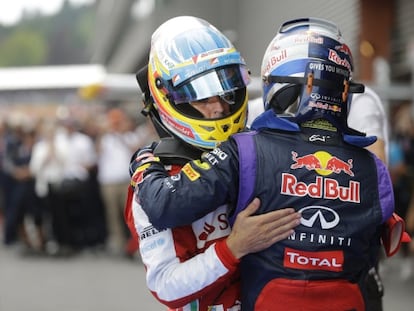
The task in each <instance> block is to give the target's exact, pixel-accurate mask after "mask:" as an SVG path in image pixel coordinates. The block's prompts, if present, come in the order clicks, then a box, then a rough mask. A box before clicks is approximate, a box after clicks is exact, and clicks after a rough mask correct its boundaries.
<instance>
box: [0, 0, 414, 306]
mask: <svg viewBox="0 0 414 311" xmlns="http://www.w3.org/2000/svg"><path fill="white" fill-rule="evenodd" d="M178 15H194V16H198V17H201V18H204V19H206V20H207V21H209V22H210V23H212V24H213V25H215V26H216V27H217V28H219V29H220V30H222V31H223V32H224V33H225V34H226V35H227V36H228V37H229V38H230V39H231V40H232V41H233V43H234V44H235V46H236V47H237V48H238V49H239V51H240V52H241V53H242V55H243V56H244V57H245V59H246V62H247V64H248V66H249V68H250V70H251V72H252V75H253V83H252V84H251V85H250V86H249V88H250V90H249V91H250V97H252V98H254V97H259V96H260V79H259V74H260V65H261V60H262V57H263V54H264V51H265V49H266V47H267V45H268V43H269V42H270V40H271V39H272V38H273V37H274V35H275V33H276V31H277V29H278V27H279V25H280V24H281V23H282V22H284V21H285V20H288V19H291V18H299V17H319V18H325V19H328V20H332V21H334V22H336V23H337V24H338V26H339V27H340V29H341V30H342V33H343V36H344V38H345V39H346V41H347V42H348V43H349V46H350V48H351V50H352V52H353V56H354V63H355V68H356V71H355V73H354V79H355V80H357V81H361V82H364V83H365V84H366V85H369V86H371V87H372V88H373V89H374V90H375V91H376V92H377V93H378V95H379V96H380V98H381V100H382V104H383V108H384V111H385V114H386V118H387V125H388V127H389V137H390V155H391V153H393V154H392V157H391V156H390V159H392V160H393V161H392V162H391V161H390V172H391V175H392V178H393V182H394V186H395V190H396V193H397V192H398V200H399V201H398V204H399V205H400V206H402V210H404V211H406V213H404V215H403V216H404V217H406V220H407V222H408V225H409V229H410V230H414V208H413V207H411V206H413V205H414V204H413V201H414V200H412V193H413V189H414V188H413V185H414V182H413V181H414V125H413V116H414V105H413V99H414V2H413V1H412V0H347V1H341V0H307V1H303V0H290V1H279V0H255V1H250V0H226V1H223V0H209V1H201V0H72V1H69V0H38V1H29V0H27V1H23V0H21V1H17V0H14V1H9V2H8V3H2V4H1V6H0V161H1V172H0V175H1V176H0V181H1V192H0V196H1V203H0V229H1V231H0V237H1V239H2V248H0V311H9V310H24V308H25V307H24V306H23V305H24V301H19V302H18V303H17V300H18V298H17V296H18V295H17V294H16V293H15V291H21V290H22V288H21V285H22V284H21V283H20V282H17V283H10V282H9V281H7V282H6V280H5V278H4V276H9V277H10V278H15V277H16V276H17V278H19V277H23V274H24V276H25V277H26V276H27V275H28V274H29V275H30V274H31V273H35V271H37V272H38V274H34V275H35V276H34V277H33V280H31V281H29V282H28V283H27V282H26V284H30V286H34V287H36V284H38V283H37V282H38V281H41V280H42V276H43V275H46V274H47V275H48V276H49V277H50V274H48V271H49V270H48V269H49V268H50V264H52V266H53V265H54V262H55V260H59V261H58V262H59V265H58V266H54V267H55V269H56V270H54V273H56V274H60V273H65V272H64V271H66V272H67V271H74V270H71V269H67V268H68V267H67V266H65V267H63V266H62V267H61V266H60V265H62V264H63V263H65V264H67V260H69V261H70V262H72V263H73V264H74V266H71V268H73V269H80V271H85V272H86V271H91V269H92V268H91V267H92V265H93V264H92V262H95V260H96V259H97V258H99V264H102V266H99V264H98V267H99V269H98V270H97V271H98V272H96V273H98V274H99V273H101V272H102V271H103V270H105V271H111V270H117V271H121V273H120V274H118V275H117V276H114V275H116V273H115V274H111V275H107V274H104V273H102V274H101V278H102V280H103V282H101V280H100V279H97V280H96V281H94V282H93V283H92V284H90V287H99V286H102V284H105V283H107V282H108V283H111V284H112V283H113V282H115V283H116V282H118V281H119V282H120V283H122V284H123V290H124V291H125V292H126V293H128V295H127V296H128V298H129V296H130V295H129V292H128V290H130V291H131V295H132V296H133V295H134V293H135V292H134V290H133V289H134V288H135V286H136V283H135V282H136V281H137V276H136V275H135V276H134V278H135V280H134V279H133V278H131V280H128V281H125V278H126V277H127V276H128V275H130V273H133V272H132V271H135V272H136V271H137V270H136V269H137V265H136V263H138V264H139V258H138V256H137V254H136V252H135V251H136V249H135V246H134V245H132V244H131V243H130V241H129V236H128V233H127V230H126V228H125V227H124V226H123V221H122V207H123V206H122V203H123V200H124V197H123V196H122V194H117V196H118V201H115V202H113V201H111V200H110V199H108V195H107V194H108V191H114V190H113V189H112V188H111V189H112V190H108V189H109V188H110V187H112V186H114V185H117V186H119V187H120V188H121V189H125V188H124V187H125V184H127V183H128V181H129V176H128V175H127V168H125V167H124V166H125V165H127V164H128V163H129V158H128V156H129V155H130V154H131V153H132V152H133V151H134V150H136V148H138V147H140V146H142V145H144V144H147V143H149V142H151V141H152V140H154V139H156V136H155V133H154V131H153V129H152V127H151V125H150V124H148V123H147V122H146V120H145V118H144V117H143V116H142V115H141V113H140V110H141V91H140V89H139V87H138V85H137V83H136V81H135V75H134V74H135V73H136V72H137V71H138V69H140V68H141V67H142V66H144V65H145V64H146V62H147V60H148V52H149V47H150V38H151V34H152V32H153V31H154V30H155V29H156V28H157V27H158V26H159V25H160V24H161V23H163V22H164V21H166V20H167V19H169V18H171V17H174V16H178ZM367 122H369V121H367ZM74 133H75V134H76V135H75V136H73V134H74ZM71 135H72V136H71ZM74 137H76V139H75V138H74ZM114 150H117V152H118V153H116V152H114ZM79 155H82V156H79ZM109 163H111V165H112V163H123V164H124V166H123V165H119V167H116V168H112V169H110V170H108V167H110V166H109ZM111 167H112V166H111ZM75 177H76V178H75ZM63 179H65V181H67V180H68V182H69V181H71V180H72V179H76V180H77V181H78V183H77V184H76V185H73V187H74V189H79V188H76V187H83V188H82V189H86V191H83V192H84V193H87V195H85V196H84V197H73V196H71V195H72V194H71V193H65V194H64V195H67V196H68V197H66V199H64V201H63V202H62V199H61V198H62V194H61V193H60V192H59V191H61V189H58V186H56V187H54V186H53V185H55V184H56V185H58V184H59V183H61V182H62V181H63ZM45 185H47V186H46V188H45ZM50 185H52V186H50ZM67 189H69V186H68V188H67ZM56 193H59V195H56ZM112 197H115V195H112ZM59 200H61V201H59ZM56 206H64V207H62V208H61V209H59V210H57V209H56ZM73 206H77V208H74V207H73ZM410 210H411V213H409V212H408V211H410ZM109 219H111V220H113V221H109ZM411 248H412V247H411ZM412 252H413V251H412V249H410V246H409V245H405V246H404V249H403V250H402V251H400V253H399V254H398V255H397V256H396V257H395V258H392V259H387V260H384V264H382V265H381V269H382V274H383V277H384V279H385V280H384V282H385V283H386V293H387V294H386V296H385V298H386V300H385V304H386V306H388V307H389V308H390V309H389V310H391V309H395V310H409V308H410V307H405V306H409V304H410V303H411V302H414V300H413V299H412V297H411V296H410V295H408V294H407V293H408V291H409V290H412V288H413V286H414V285H413V283H414V276H413V267H414V266H413V265H414V263H413V259H412ZM102 258H107V259H108V260H109V261H102ZM61 259H64V261H62V260H61ZM85 261H86V262H85ZM6 262H7V263H8V265H7V268H6V265H5V264H3V263H6ZM40 262H46V263H48V265H42V264H40ZM131 262H132V263H133V264H131ZM38 264H40V266H39V265H38ZM10 267H14V269H12V270H10ZM60 268H62V270H59V269H60ZM7 269H9V270H7ZM26 269H28V270H26ZM138 269H140V270H139V271H140V273H141V275H140V276H139V277H138V279H139V286H141V287H140V292H142V293H143V294H142V295H144V297H143V298H142V301H153V299H152V298H151V297H149V295H148V294H147V292H146V289H145V283H144V282H145V281H144V276H143V267H142V266H139V265H138ZM10 271H12V272H13V273H11V272H10ZM135 272H134V273H135ZM81 275H82V273H81ZM56 277H57V278H56V280H52V281H50V282H48V283H47V284H49V285H51V287H50V288H49V289H47V290H45V291H46V292H49V293H50V292H54V290H57V289H59V287H56V286H54V285H55V284H57V283H59V280H60V279H59V278H58V276H56ZM117 277H118V278H120V277H122V278H124V279H123V280H122V279H121V280H118V279H117ZM64 278H65V279H68V280H72V281H73V282H74V284H75V285H74V287H73V288H72V289H73V290H75V289H78V288H77V286H76V284H79V282H82V281H80V279H79V278H81V276H79V275H77V274H76V273H75V274H73V273H70V272H69V274H67V275H66V274H65V276H64ZM106 278H108V279H106ZM110 280H113V281H110ZM89 281H91V280H90V279H89ZM68 282H70V281H68ZM17 284H19V285H17ZM387 285H388V286H389V288H390V290H389V291H388V292H387ZM139 286H138V287H139ZM81 288H82V287H81ZM126 288H127V289H126ZM26 289H27V290H28V291H30V290H29V289H28V288H26ZM106 290H108V291H109V292H110V294H109V297H112V295H113V292H112V290H111V289H108V288H107V289H106ZM114 290H115V291H116V289H114ZM87 293H88V295H86V296H85V298H84V300H82V299H81V300H80V302H82V301H83V302H82V303H83V306H80V304H78V305H76V304H75V305H76V306H77V307H68V308H64V307H61V310H62V311H64V310H96V309H97V308H98V307H97V305H93V304H91V305H89V304H88V303H86V302H85V301H89V299H88V298H87V297H89V296H91V293H90V292H88V291H87ZM106 293H107V292H106V291H103V292H100V297H101V300H102V301H103V302H102V305H106V309H105V307H102V306H100V310H113V309H114V308H116V307H117V306H118V307H119V306H121V305H122V302H119V301H118V302H117V305H116V306H112V305H111V302H110V301H109V300H108V301H105V299H104V297H106ZM42 294H45V293H44V292H35V293H34V294H33V299H34V300H33V301H35V299H37V298H35V297H37V296H39V295H42ZM60 294H61V292H56V295H60ZM78 294H79V295H80V296H82V294H81V293H78ZM95 294H96V293H95ZM101 294H102V295H101ZM46 295H47V294H46ZM6 296H7V297H9V298H8V299H5V297H6ZM146 296H148V297H146ZM12 297H14V298H16V300H14V301H13V299H12ZM82 297H83V296H82ZM92 297H93V295H92ZM107 298H108V297H107ZM128 298H126V297H125V299H123V300H124V302H123V303H124V304H125V306H126V305H127V304H128V305H129V304H131V305H132V304H133V303H132V302H130V301H131V300H128ZM55 299H56V301H59V298H58V297H56V298H55ZM91 299H93V298H91ZM64 300H65V301H72V299H71V297H66V298H64ZM75 300H76V299H75ZM410 300H411V302H410ZM29 301H30V300H29ZM398 302H399V303H403V304H404V303H406V304H404V307H401V306H402V305H398ZM73 303H74V302H73V301H72V304H73ZM142 303H144V302H142ZM35 305H36V303H34V304H31V306H35ZM13 306H14V307H13ZM46 306H48V307H52V306H53V307H55V306H56V303H49V304H46V303H45V304H43V305H42V304H40V307H39V308H38V309H36V308H35V309H33V308H32V310H42V311H45V310H49V309H48V307H46ZM66 306H70V304H68V303H67V304H66ZM154 306H159V305H158V304H157V303H155V302H154V305H151V304H150V305H148V306H147V307H144V308H143V309H145V310H159V309H162V308H154ZM398 306H400V308H399V307H398ZM411 306H412V305H411ZM406 308H408V309H406ZM117 309H122V310H132V309H134V308H132V306H129V307H125V308H117ZM50 310H52V309H50ZM138 310H142V309H140V308H138Z"/></svg>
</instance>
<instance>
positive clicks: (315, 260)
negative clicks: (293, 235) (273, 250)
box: [283, 247, 344, 272]
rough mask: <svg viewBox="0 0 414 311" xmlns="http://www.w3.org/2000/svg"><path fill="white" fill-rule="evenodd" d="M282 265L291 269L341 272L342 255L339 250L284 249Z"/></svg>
mask: <svg viewBox="0 0 414 311" xmlns="http://www.w3.org/2000/svg"><path fill="white" fill-rule="evenodd" d="M283 265H284V266H285V267H286V268H291V269H300V270H322V271H332V272H340V271H342V270H343V265H344V254H343V251H340V250H337V251H322V252H307V251H301V250H297V249H293V248H288V247H286V248H285V255H284V259H283Z"/></svg>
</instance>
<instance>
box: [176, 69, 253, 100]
mask: <svg viewBox="0 0 414 311" xmlns="http://www.w3.org/2000/svg"><path fill="white" fill-rule="evenodd" d="M249 82H250V77H249V72H248V70H247V68H246V67H245V66H241V65H237V66H227V67H221V68H216V69H214V70H212V71H209V72H207V73H204V74H202V75H199V76H196V77H195V78H194V79H192V80H190V81H187V82H186V83H184V84H182V85H179V86H177V87H173V86H171V85H169V87H168V91H169V95H170V96H171V98H172V99H173V100H174V102H175V103H176V104H180V103H189V102H194V101H199V100H202V99H206V98H208V97H212V96H220V97H225V98H226V97H227V96H231V95H230V94H232V92H231V91H234V90H237V89H240V88H244V87H246V86H247V84H249ZM227 99H230V98H227ZM230 102H233V101H232V100H231V99H230V100H229V103H230Z"/></svg>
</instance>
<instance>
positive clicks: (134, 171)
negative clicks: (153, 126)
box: [129, 141, 160, 188]
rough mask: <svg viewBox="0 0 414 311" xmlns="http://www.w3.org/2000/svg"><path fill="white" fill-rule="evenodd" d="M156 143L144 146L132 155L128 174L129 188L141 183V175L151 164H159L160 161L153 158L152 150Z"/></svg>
mask: <svg viewBox="0 0 414 311" xmlns="http://www.w3.org/2000/svg"><path fill="white" fill-rule="evenodd" d="M157 145H158V142H155V141H154V142H152V143H151V144H150V145H147V146H144V147H142V148H140V149H138V150H137V151H135V153H134V154H133V155H132V158H131V162H130V164H129V174H130V176H131V186H132V187H133V188H135V186H136V185H137V184H138V183H139V182H141V181H142V178H143V173H144V171H145V169H147V168H148V167H149V166H150V165H151V164H152V163H154V162H160V159H159V158H158V157H156V156H154V150H155V148H156V147H157Z"/></svg>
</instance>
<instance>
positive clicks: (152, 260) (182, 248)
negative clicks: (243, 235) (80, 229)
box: [125, 160, 240, 311]
mask: <svg viewBox="0 0 414 311" xmlns="http://www.w3.org/2000/svg"><path fill="white" fill-rule="evenodd" d="M169 162H171V160H170V161H169ZM173 162H174V161H173ZM179 162H182V161H177V163H179ZM185 162H186V161H185ZM180 168H181V165H166V166H165V169H166V171H167V172H169V174H175V173H177V172H178V171H179V170H180ZM195 209H197V207H195ZM125 219H126V222H127V224H128V227H129V229H130V231H131V233H132V235H133V236H134V237H135V238H136V239H137V240H138V241H139V251H140V255H141V258H142V261H143V263H144V265H145V268H146V280H147V286H148V288H149V290H150V291H151V293H152V294H153V295H154V297H155V298H156V299H157V300H158V301H160V302H161V303H162V304H164V305H166V306H168V307H169V310H177V311H181V310H182V311H187V310H188V311H197V310H200V311H209V310H217V311H219V310H220V311H239V310H240V301H239V299H240V283H239V273H238V269H237V267H238V264H239V260H238V259H236V258H235V257H234V256H233V255H232V253H231V252H230V250H229V249H228V247H227V244H226V241H225V239H226V237H227V236H228V235H229V233H230V225H229V222H228V220H227V206H226V205H223V206H221V207H219V208H217V209H216V210H214V211H213V212H211V213H209V214H208V215H206V216H204V217H203V218H201V219H198V220H196V221H194V222H193V223H192V224H191V225H187V226H181V227H177V228H174V229H163V230H157V229H156V228H154V226H152V224H151V223H150V222H149V220H148V217H147V215H146V214H145V212H144V211H143V210H142V206H141V205H140V204H139V201H138V200H137V196H136V195H135V194H134V191H133V188H132V187H130V189H128V199H127V204H126V207H125Z"/></svg>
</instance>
